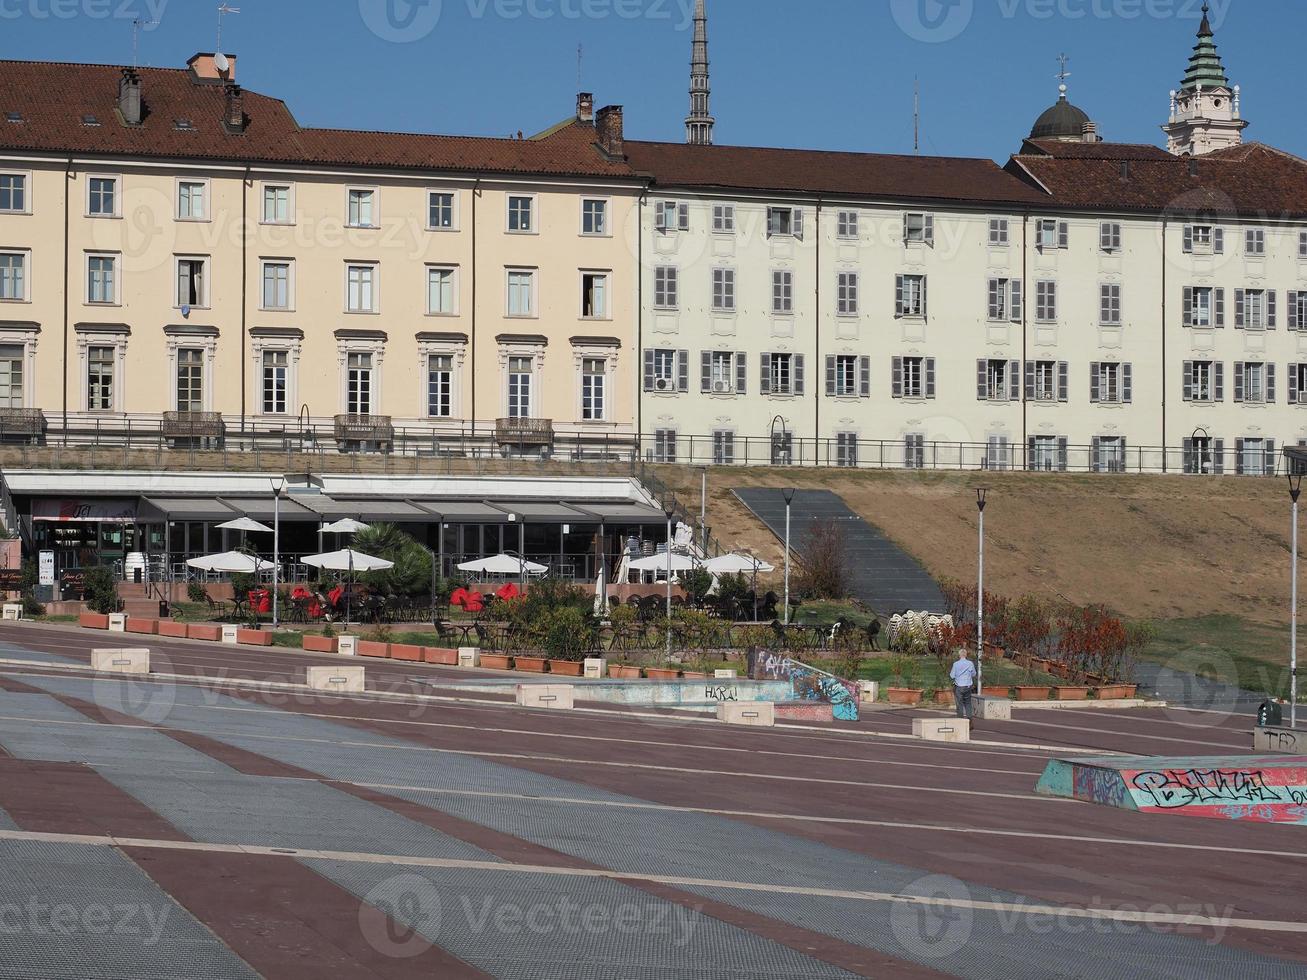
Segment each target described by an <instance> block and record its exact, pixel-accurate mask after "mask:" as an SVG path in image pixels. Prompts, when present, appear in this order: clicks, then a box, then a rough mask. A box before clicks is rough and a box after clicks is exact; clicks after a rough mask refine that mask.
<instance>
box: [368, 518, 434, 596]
mask: <svg viewBox="0 0 1307 980" xmlns="http://www.w3.org/2000/svg"><path fill="white" fill-rule="evenodd" d="M353 547H354V550H355V551H359V552H361V553H363V554H365V555H372V556H373V557H374V558H384V559H385V560H386V561H390V562H394V563H395V567H394V568H388V569H386V570H385V571H380V572H366V573H364V574H361V575H359V576H358V578H359V580H360V581H362V582H364V583H366V584H367V585H370V586H372V587H373V588H375V589H377V590H379V591H381V592H384V593H386V594H387V595H400V596H421V595H427V594H429V593H430V592H431V573H432V571H433V569H434V564H435V562H434V560H433V559H432V557H431V552H429V551H427V549H426V548H424V547H422V545H420V544H419V543H418V542H417V541H416V540H415V539H414V538H412V537H411V536H410V535H407V534H405V533H404V532H403V531H401V530H400V529H399V528H398V527H396V526H395V525H394V524H384V523H383V524H373V525H372V526H371V527H369V528H368V529H367V530H366V531H359V533H358V534H356V535H354V544H353Z"/></svg>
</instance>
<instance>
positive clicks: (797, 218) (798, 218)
mask: <svg viewBox="0 0 1307 980" xmlns="http://www.w3.org/2000/svg"><path fill="white" fill-rule="evenodd" d="M794 237H795V238H797V239H799V240H800V241H802V240H803V208H795V209H794Z"/></svg>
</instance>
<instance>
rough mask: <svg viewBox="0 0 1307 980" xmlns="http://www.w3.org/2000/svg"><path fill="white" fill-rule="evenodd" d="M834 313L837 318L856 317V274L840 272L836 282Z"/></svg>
mask: <svg viewBox="0 0 1307 980" xmlns="http://www.w3.org/2000/svg"><path fill="white" fill-rule="evenodd" d="M836 313H837V314H838V315H839V316H857V315H858V274H857V273H856V272H841V273H840V274H839V276H838V278H837V281H836Z"/></svg>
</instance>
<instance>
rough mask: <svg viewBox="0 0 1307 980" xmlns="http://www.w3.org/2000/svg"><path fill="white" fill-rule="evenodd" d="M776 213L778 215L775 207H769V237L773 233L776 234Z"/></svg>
mask: <svg viewBox="0 0 1307 980" xmlns="http://www.w3.org/2000/svg"><path fill="white" fill-rule="evenodd" d="M775 215H776V209H775V208H768V209H767V237H768V238H771V237H772V235H774V234H775V228H776V219H775Z"/></svg>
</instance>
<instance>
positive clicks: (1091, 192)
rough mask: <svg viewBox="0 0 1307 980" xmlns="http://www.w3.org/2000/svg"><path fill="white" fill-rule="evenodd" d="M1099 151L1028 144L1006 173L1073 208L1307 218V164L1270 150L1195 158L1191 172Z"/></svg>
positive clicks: (1179, 163)
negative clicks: (1075, 152)
mask: <svg viewBox="0 0 1307 980" xmlns="http://www.w3.org/2000/svg"><path fill="white" fill-rule="evenodd" d="M1067 145H1068V146H1070V145H1073V144H1067ZM1098 146H1099V147H1100V151H1099V152H1100V155H1099V156H1097V157H1094V158H1090V159H1086V158H1084V157H1080V156H1070V155H1065V154H1062V153H1059V152H1058V150H1057V149H1056V148H1050V147H1046V146H1045V145H1043V144H1042V143H1040V144H1033V143H1031V142H1030V141H1027V143H1026V145H1025V147H1024V148H1023V152H1022V153H1020V154H1018V155H1017V156H1015V157H1013V158H1012V160H1011V161H1010V162H1009V163H1008V166H1007V170H1008V171H1009V172H1010V173H1013V174H1016V175H1018V176H1021V177H1023V178H1025V179H1027V180H1030V181H1032V183H1036V182H1037V183H1038V185H1039V186H1042V187H1044V188H1046V189H1047V190H1048V192H1049V193H1050V194H1051V195H1052V197H1053V200H1054V202H1056V203H1057V204H1059V205H1062V206H1065V207H1069V208H1077V209H1081V208H1083V209H1094V210H1103V209H1110V210H1119V211H1140V212H1153V213H1163V212H1171V213H1177V212H1178V213H1189V212H1195V211H1211V212H1214V213H1217V214H1228V215H1231V216H1235V215H1238V216H1243V217H1253V218H1261V219H1271V220H1276V219H1287V218H1303V217H1307V161H1303V160H1301V159H1299V158H1297V157H1295V156H1293V155H1291V154H1288V153H1284V152H1282V151H1280V150H1276V149H1273V148H1272V147H1269V146H1266V145H1264V144H1260V143H1253V144H1247V145H1244V146H1239V147H1231V148H1230V149H1227V150H1221V151H1218V152H1216V153H1209V154H1206V155H1205V156H1200V157H1195V158H1192V166H1193V171H1192V172H1191V169H1190V167H1191V158H1189V157H1176V156H1172V155H1170V154H1168V153H1162V155H1161V156H1157V155H1155V154H1149V155H1147V156H1144V157H1140V156H1137V155H1134V154H1133V152H1128V151H1123V152H1121V153H1118V154H1117V155H1112V148H1113V146H1114V145H1113V144H1098ZM1116 146H1117V147H1118V148H1119V146H1120V145H1119V144H1116Z"/></svg>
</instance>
